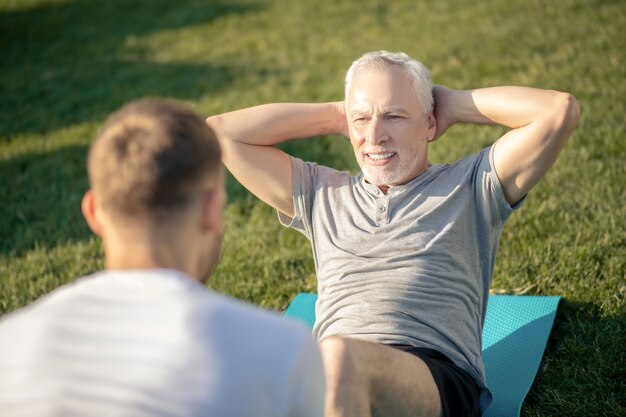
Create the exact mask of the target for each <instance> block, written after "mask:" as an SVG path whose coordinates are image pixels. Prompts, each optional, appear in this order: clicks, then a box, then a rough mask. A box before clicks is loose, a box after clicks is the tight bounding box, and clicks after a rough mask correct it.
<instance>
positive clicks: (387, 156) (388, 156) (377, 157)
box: [365, 152, 396, 162]
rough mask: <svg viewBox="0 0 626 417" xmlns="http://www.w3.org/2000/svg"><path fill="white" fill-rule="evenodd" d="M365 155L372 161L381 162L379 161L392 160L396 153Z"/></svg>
mask: <svg viewBox="0 0 626 417" xmlns="http://www.w3.org/2000/svg"><path fill="white" fill-rule="evenodd" d="M365 155H366V156H367V157H368V158H369V159H371V160H372V161H375V162H381V161H386V160H388V159H391V158H393V157H394V156H395V155H396V153H395V152H385V153H366V154H365Z"/></svg>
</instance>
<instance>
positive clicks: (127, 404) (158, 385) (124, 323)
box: [0, 270, 324, 417]
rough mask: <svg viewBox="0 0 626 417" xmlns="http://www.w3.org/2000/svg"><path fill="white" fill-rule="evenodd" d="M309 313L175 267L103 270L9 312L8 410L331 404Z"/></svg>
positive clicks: (304, 408)
mask: <svg viewBox="0 0 626 417" xmlns="http://www.w3.org/2000/svg"><path fill="white" fill-rule="evenodd" d="M323 405H324V374H323V367H322V362H321V357H320V353H319V348H318V346H317V344H316V342H315V341H314V339H313V337H312V335H311V334H310V333H309V331H308V330H307V329H306V328H305V327H304V326H303V325H301V324H300V323H297V322H295V321H291V320H289V319H285V318H283V317H280V316H279V315H277V314H272V313H269V312H262V311H260V310H258V309H255V308H253V307H251V306H248V305H245V304H244V303H242V302H239V301H236V300H234V299H230V298H227V297H225V296H223V295H219V294H216V293H214V292H212V291H208V290H207V289H206V288H205V287H204V286H203V285H202V284H200V283H198V282H196V281H194V280H192V279H191V278H189V277H188V276H186V275H184V274H182V273H180V272H176V271H172V270H136V271H106V272H100V273H97V274H94V275H90V276H87V277H83V278H81V279H79V280H78V281H77V282H75V283H73V284H69V285H65V286H63V287H61V288H59V289H57V290H55V291H53V292H51V293H50V294H48V295H47V296H45V297H43V298H42V299H40V300H38V301H37V302H35V303H34V304H32V305H31V306H29V307H26V308H24V309H22V310H19V311H17V312H14V313H12V314H9V315H7V316H5V317H3V318H2V320H0V416H3V417H9V416H28V417H36V416H63V417H68V416H229V417H231V416H232V417H234V416H246V417H247V416H322V415H323Z"/></svg>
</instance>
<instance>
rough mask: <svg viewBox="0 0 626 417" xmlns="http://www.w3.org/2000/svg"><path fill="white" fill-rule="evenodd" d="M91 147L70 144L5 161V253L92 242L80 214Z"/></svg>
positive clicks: (0, 223) (1, 225) (0, 166)
mask: <svg viewBox="0 0 626 417" xmlns="http://www.w3.org/2000/svg"><path fill="white" fill-rule="evenodd" d="M86 157H87V147H85V146H68V147H64V148H61V149H59V150H56V151H51V152H41V153H30V154H27V155H23V156H18V157H15V158H12V159H8V160H5V161H2V162H0V188H1V189H2V190H3V194H4V195H5V196H7V197H8V198H4V199H3V202H2V204H0V236H1V239H0V254H8V253H10V252H14V253H16V254H20V253H22V252H23V251H25V250H29V249H32V248H33V247H34V246H36V245H40V246H44V247H52V246H54V245H56V244H57V243H59V242H67V241H76V240H83V239H87V238H89V236H90V233H91V232H90V231H89V229H88V228H87V225H86V224H85V221H84V220H83V217H82V214H81V211H80V201H81V198H82V196H83V193H84V192H85V190H86V189H87V170H86V163H85V161H86Z"/></svg>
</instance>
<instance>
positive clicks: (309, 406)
mask: <svg viewBox="0 0 626 417" xmlns="http://www.w3.org/2000/svg"><path fill="white" fill-rule="evenodd" d="M306 333H307V334H306V335H304V337H303V343H302V344H301V347H300V351H299V354H298V357H297V360H296V363H295V366H294V367H293V375H292V381H293V383H292V387H291V393H290V394H291V395H289V398H290V399H291V402H292V403H291V412H290V413H289V415H290V416H297V417H322V416H323V415H324V398H325V392H326V385H325V380H324V366H323V364H322V356H321V354H320V350H319V345H318V344H317V342H316V341H315V339H314V338H313V336H312V335H311V334H310V332H308V331H306Z"/></svg>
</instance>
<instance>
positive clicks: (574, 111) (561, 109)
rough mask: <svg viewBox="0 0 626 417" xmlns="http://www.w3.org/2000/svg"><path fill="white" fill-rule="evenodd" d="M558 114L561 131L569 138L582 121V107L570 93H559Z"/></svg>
mask: <svg viewBox="0 0 626 417" xmlns="http://www.w3.org/2000/svg"><path fill="white" fill-rule="evenodd" d="M558 114H559V117H558V119H559V122H560V125H561V129H562V130H563V131H565V132H567V134H568V136H569V134H570V133H571V132H572V131H573V130H574V128H575V127H576V125H577V124H578V120H579V119H580V105H579V104H578V100H576V97H574V96H573V95H572V94H570V93H559V97H558Z"/></svg>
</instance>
